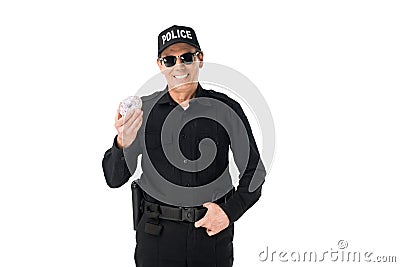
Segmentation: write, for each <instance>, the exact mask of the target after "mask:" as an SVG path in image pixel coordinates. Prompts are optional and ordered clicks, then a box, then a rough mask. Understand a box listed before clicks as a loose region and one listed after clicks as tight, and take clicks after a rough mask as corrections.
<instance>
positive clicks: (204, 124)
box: [103, 84, 266, 223]
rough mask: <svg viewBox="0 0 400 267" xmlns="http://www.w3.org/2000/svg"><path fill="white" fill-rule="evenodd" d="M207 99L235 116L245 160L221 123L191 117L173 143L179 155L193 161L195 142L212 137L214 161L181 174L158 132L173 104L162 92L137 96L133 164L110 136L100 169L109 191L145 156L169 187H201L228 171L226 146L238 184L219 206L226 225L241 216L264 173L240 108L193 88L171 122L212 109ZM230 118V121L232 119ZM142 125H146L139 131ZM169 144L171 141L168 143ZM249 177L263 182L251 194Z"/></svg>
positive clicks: (257, 194)
mask: <svg viewBox="0 0 400 267" xmlns="http://www.w3.org/2000/svg"><path fill="white" fill-rule="evenodd" d="M160 94H161V95H160ZM157 96H158V97H157ZM200 97H204V98H203V100H206V101H196V99H198V98H200ZM207 98H211V99H215V100H218V101H221V102H223V103H225V104H226V105H228V106H229V107H230V108H231V109H232V110H234V112H236V114H237V115H238V116H239V118H240V119H241V121H242V123H243V124H244V126H245V130H246V132H247V135H248V138H249V148H248V150H249V156H248V157H247V158H243V157H241V156H240V155H241V153H242V151H239V148H238V146H236V145H235V143H238V142H240V140H239V141H238V140H236V141H234V142H235V143H233V142H232V141H233V140H231V138H230V136H229V135H228V133H227V131H226V130H225V128H224V127H223V126H222V125H220V123H218V122H216V121H215V120H212V119H209V118H196V119H194V120H191V121H189V122H188V123H186V124H185V126H184V127H183V128H182V131H181V132H180V134H179V141H178V142H179V148H180V150H181V152H182V154H183V155H184V157H186V158H187V159H188V160H196V159H198V158H199V156H200V151H199V142H200V141H201V140H202V139H204V138H211V139H212V140H213V141H214V143H215V144H216V146H217V154H216V157H215V158H214V160H213V162H212V163H211V164H210V165H209V166H208V167H207V168H205V169H203V170H200V171H198V172H188V171H184V170H182V169H179V168H177V167H175V166H174V165H172V164H171V163H170V162H169V161H168V159H167V158H166V156H165V153H164V152H163V149H162V145H161V128H162V126H163V123H164V121H165V120H166V118H167V116H168V114H169V113H170V112H171V111H172V110H173V109H174V108H175V107H176V106H177V105H178V103H176V102H175V101H174V100H173V99H172V98H171V96H170V94H169V92H168V89H167V88H166V89H165V90H163V91H158V92H155V93H154V94H152V95H150V96H145V97H142V102H143V106H142V109H143V124H142V126H141V128H140V129H139V131H138V135H137V137H136V139H135V141H134V142H133V143H132V145H131V146H130V148H129V149H130V151H131V152H130V153H131V154H132V153H133V155H134V156H133V157H131V156H130V157H129V160H130V161H132V159H133V161H134V162H130V163H129V164H127V163H126V159H125V157H124V153H123V150H122V149H119V148H118V146H117V144H116V137H115V138H114V144H113V146H112V147H111V148H110V149H109V150H107V151H106V153H105V155H104V159H103V171H104V175H105V178H106V182H107V184H108V185H109V186H110V187H119V186H121V185H123V184H125V183H126V182H127V181H128V180H129V178H130V177H131V175H132V174H133V173H134V171H135V169H136V164H137V163H136V162H135V160H136V159H137V156H138V155H139V154H142V157H144V156H146V157H149V160H151V162H152V164H153V166H154V167H155V168H156V169H157V171H158V173H159V174H160V175H162V176H163V177H164V178H165V179H166V180H168V181H170V182H172V183H174V184H177V185H180V186H185V187H195V186H201V185H205V184H208V183H210V182H212V181H213V180H215V179H216V178H217V177H219V175H221V174H222V172H223V171H224V170H225V169H226V168H227V166H228V160H229V157H228V152H229V148H231V149H232V152H233V157H234V159H235V163H236V165H237V167H238V169H239V172H240V180H239V185H238V187H237V189H236V191H235V193H234V195H233V197H231V198H230V199H229V200H228V201H227V202H226V203H220V204H219V205H220V206H221V208H222V209H223V210H224V211H225V213H226V214H227V216H228V218H229V220H230V223H233V222H234V221H236V220H237V219H238V218H239V217H240V216H241V215H243V213H244V212H245V211H246V210H247V209H249V208H250V207H251V206H252V205H253V204H254V203H255V202H256V201H257V200H258V199H259V197H260V195H261V185H262V182H263V181H264V178H265V175H266V172H265V169H264V166H263V164H262V162H261V160H260V154H259V151H258V149H257V145H256V142H255V140H254V137H253V134H252V131H251V128H250V124H249V122H248V120H247V117H246V115H245V114H244V112H243V110H242V108H241V106H240V104H239V103H237V102H236V101H235V100H233V99H231V98H230V97H228V96H227V95H225V94H223V93H219V92H216V91H213V90H205V89H203V88H202V87H201V85H200V84H199V85H198V87H197V89H196V93H195V98H193V99H191V100H190V102H189V107H188V108H187V109H186V110H185V109H183V108H182V107H181V106H179V107H178V110H177V113H174V115H175V118H174V119H176V120H178V121H179V120H184V118H185V116H187V115H188V114H189V113H190V112H196V110H197V109H212V108H213V101H207ZM155 99H157V100H156V101H157V102H156V103H154V100H155ZM153 105H154V107H153ZM197 111H198V110H197ZM232 120H234V119H233V118H232ZM144 125H145V127H143V126H144ZM232 127H235V125H232ZM143 129H145V130H143ZM233 130H234V129H233ZM143 135H145V142H143ZM165 141H166V142H169V140H164V141H163V142H165ZM170 141H171V142H174V141H173V140H172V139H171V140H170ZM143 146H146V151H147V153H142V152H143ZM142 161H143V159H142ZM131 163H132V164H131ZM184 163H185V162H184ZM128 165H129V168H128ZM142 166H143V165H142ZM256 170H257V171H256ZM143 171H145V169H143ZM253 175H257V176H259V177H256V178H257V179H258V180H259V181H260V180H262V182H261V183H259V184H260V185H259V186H258V187H257V189H256V190H255V191H253V192H250V191H249V190H248V188H249V184H250V181H251V179H252V177H253ZM145 198H146V199H147V200H150V201H153V202H158V203H160V202H159V201H158V200H157V199H155V198H153V197H151V196H149V195H148V194H146V193H145Z"/></svg>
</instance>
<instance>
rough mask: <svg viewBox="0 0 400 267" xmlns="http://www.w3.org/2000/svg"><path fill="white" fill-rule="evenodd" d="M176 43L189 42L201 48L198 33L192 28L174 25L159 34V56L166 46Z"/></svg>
mask: <svg viewBox="0 0 400 267" xmlns="http://www.w3.org/2000/svg"><path fill="white" fill-rule="evenodd" d="M176 43H187V44H190V45H192V46H194V47H196V48H197V49H199V50H201V49H200V44H199V42H198V41H197V37H196V33H195V32H194V30H193V29H192V28H190V27H185V26H177V25H174V26H171V27H169V28H168V29H165V30H163V31H162V32H161V33H160V34H159V35H158V56H160V55H161V52H162V51H163V50H164V49H165V48H167V47H168V46H170V45H172V44H176Z"/></svg>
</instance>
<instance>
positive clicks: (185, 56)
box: [181, 53, 194, 64]
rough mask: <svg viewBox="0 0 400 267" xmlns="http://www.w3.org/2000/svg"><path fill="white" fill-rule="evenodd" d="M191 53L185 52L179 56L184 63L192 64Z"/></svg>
mask: <svg viewBox="0 0 400 267" xmlns="http://www.w3.org/2000/svg"><path fill="white" fill-rule="evenodd" d="M193 55H194V54H193V53H186V54H183V55H182V56H181V59H182V62H183V63H184V64H192V63H193Z"/></svg>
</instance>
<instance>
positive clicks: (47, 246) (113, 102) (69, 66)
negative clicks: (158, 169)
mask: <svg viewBox="0 0 400 267" xmlns="http://www.w3.org/2000/svg"><path fill="white" fill-rule="evenodd" d="M260 2H261V1H260ZM240 3H241V4H235V3H234V2H232V1H226V2H223V1H210V2H207V1H195V2H188V1H185V2H168V1H160V2H158V3H154V2H150V1H149V2H146V1H136V2H135V1H87V0H79V1H43V0H42V1H2V2H1V4H0V38H1V40H0V89H1V99H0V109H1V110H0V116H1V123H2V130H1V133H0V134H1V139H0V142H1V170H0V172H1V173H0V175H1V186H0V207H1V214H0V216H1V220H0V225H1V227H0V244H1V249H0V251H1V252H0V254H1V256H0V265H1V266H7V267H8V266H132V265H133V264H134V262H133V253H134V246H135V239H134V235H135V233H134V231H133V229H132V217H131V202H130V197H131V196H130V188H129V184H127V185H125V186H124V187H122V188H120V189H110V188H108V187H107V185H106V183H105V180H104V177H103V173H102V168H101V160H102V157H103V154H104V152H105V150H106V149H108V148H109V147H110V146H111V144H112V139H113V137H114V134H115V129H114V128H113V121H114V115H115V112H116V108H117V105H118V103H119V101H120V100H121V99H122V98H124V97H126V96H128V95H132V94H133V93H134V92H135V91H136V90H137V89H138V88H139V87H140V86H141V85H142V84H143V83H144V82H145V81H146V80H147V79H148V78H150V77H151V76H153V75H154V74H156V73H157V71H158V69H157V66H156V64H155V60H156V49H157V39H156V37H157V35H158V33H159V32H160V31H162V30H163V29H165V28H167V27H169V26H171V25H173V24H178V25H188V26H191V27H193V28H194V29H195V30H196V32H197V35H198V38H199V41H200V44H201V46H202V49H203V50H204V53H205V60H207V61H210V62H216V63H220V64H224V65H226V66H230V67H232V68H234V69H236V70H238V71H239V72H241V73H243V74H244V75H246V76H247V77H248V78H250V79H251V80H252V81H253V82H254V83H255V84H256V85H257V86H258V88H259V89H260V90H262V92H263V95H264V96H265V98H266V101H267V103H268V104H269V107H270V109H271V112H272V115H273V117H274V121H275V127H276V137H277V142H276V153H275V160H274V163H273V166H272V169H271V172H270V174H269V175H268V177H267V182H266V183H265V185H264V188H263V196H262V198H261V199H260V201H259V202H258V203H257V204H256V205H255V206H254V207H253V208H252V209H251V210H250V211H248V212H247V213H246V214H245V215H244V216H243V217H242V218H241V219H240V220H239V221H238V222H237V223H236V224H235V241H234V250H235V264H234V265H235V266H268V265H277V266H287V265H294V266H297V265H299V266H300V265H301V264H299V263H292V264H290V263H280V262H278V261H277V260H276V259H275V261H274V262H273V263H271V262H270V261H268V262H260V261H259V260H258V254H259V253H260V252H261V251H262V250H264V249H265V248H266V246H268V247H269V249H270V250H277V251H281V250H288V251H300V252H301V251H310V250H313V251H319V252H321V253H322V252H323V251H325V250H328V251H330V250H331V248H333V250H335V249H337V245H336V244H337V242H338V240H340V239H344V240H346V241H348V242H349V248H348V249H349V250H351V251H372V252H374V253H375V254H376V255H388V256H389V255H396V253H397V257H398V259H397V260H398V261H400V254H398V247H399V241H398V240H399V237H400V234H399V232H400V231H399V228H398V226H399V225H400V220H399V216H398V202H399V196H398V192H399V183H398V179H399V178H400V171H399V158H400V152H399V151H400V141H399V136H400V127H399V114H400V105H399V100H400V96H399V94H398V91H399V89H400V86H399V85H400V82H399V71H400V65H399V64H400V63H399V62H400V52H399V51H400V50H399V47H400V37H399V32H400V31H399V30H400V26H399V25H400V16H399V13H400V5H399V3H398V2H397V1H275V2H266V3H265V4H264V5H261V4H257V5H256V4H251V3H250V1H242V2H240ZM261 119H262V118H261ZM327 262H328V263H329V261H327ZM330 264H331V265H335V266H337V265H339V263H334V264H333V263H330ZM306 265H307V264H306ZM318 265H319V264H318ZM370 265H373V264H370ZM387 265H390V266H392V265H394V264H387Z"/></svg>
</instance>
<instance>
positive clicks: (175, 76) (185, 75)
mask: <svg viewBox="0 0 400 267" xmlns="http://www.w3.org/2000/svg"><path fill="white" fill-rule="evenodd" d="M187 76H189V73H187V74H184V75H174V78H176V79H184V78H186V77H187Z"/></svg>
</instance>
